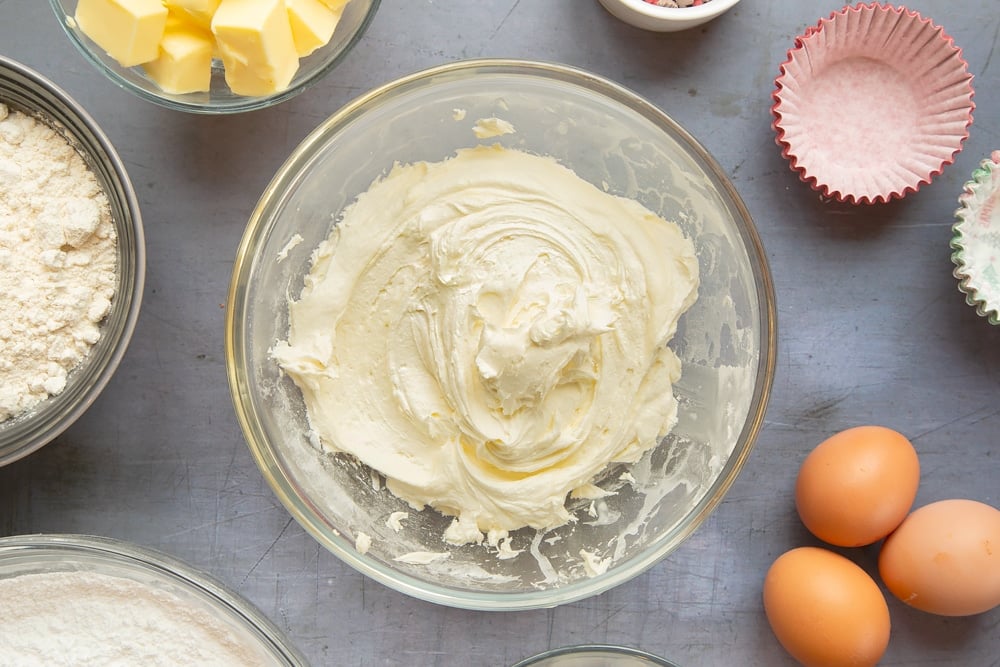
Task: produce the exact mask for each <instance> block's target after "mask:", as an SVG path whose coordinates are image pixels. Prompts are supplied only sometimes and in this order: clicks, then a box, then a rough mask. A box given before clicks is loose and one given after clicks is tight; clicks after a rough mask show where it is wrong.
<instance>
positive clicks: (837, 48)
mask: <svg viewBox="0 0 1000 667" xmlns="http://www.w3.org/2000/svg"><path fill="white" fill-rule="evenodd" d="M972 96H973V90H972V75H971V74H970V73H969V70H968V63H966V62H965V60H964V59H963V58H962V50H961V49H960V48H958V47H957V46H956V45H955V42H954V40H952V38H951V37H949V36H948V35H947V34H945V32H944V30H943V29H942V28H941V27H940V26H937V25H935V24H934V23H932V22H931V21H930V19H925V18H923V17H921V16H920V14H918V13H917V12H915V11H912V10H908V9H906V8H904V7H894V6H892V5H886V4H879V3H875V2H873V3H870V4H859V5H857V6H854V7H845V8H843V9H841V10H840V11H837V12H834V13H832V14H831V15H830V17H829V18H827V19H821V20H820V21H819V23H818V24H817V25H816V26H814V27H810V28H809V29H807V30H806V31H805V32H804V33H803V34H802V35H801V36H799V37H797V38H796V40H795V45H794V47H793V48H792V49H790V50H789V51H788V59H787V60H786V61H785V62H784V63H782V65H781V74H780V75H779V76H778V78H777V79H775V91H774V92H773V93H772V97H773V99H774V104H773V106H772V107H771V113H772V114H773V115H774V121H773V123H772V124H771V126H772V128H773V129H774V131H775V133H776V138H775V140H776V141H777V143H778V145H779V146H780V147H781V152H782V155H783V156H784V157H785V158H786V159H788V161H789V165H790V167H791V168H792V170H794V171H796V172H798V174H799V178H800V179H801V180H802V181H803V182H805V183H808V184H809V185H810V186H811V187H812V188H813V189H814V190H817V191H819V192H820V193H822V194H823V195H824V196H826V197H829V198H832V199H835V200H837V201H844V202H849V203H852V204H859V203H860V204H873V203H881V202H887V201H889V200H890V199H894V198H902V197H903V196H904V195H905V194H906V193H908V192H916V191H917V190H918V189H919V188H920V186H921V185H923V184H927V183H930V182H931V180H932V179H933V178H934V177H935V176H937V175H938V174H940V173H941V171H942V170H943V169H944V168H945V167H946V166H947V165H949V164H951V163H952V162H954V160H955V155H957V154H958V152H959V151H960V150H961V149H962V144H963V142H964V141H965V139H966V138H968V136H969V125H970V124H971V123H972V111H973V109H975V104H974V103H973V102H972Z"/></svg>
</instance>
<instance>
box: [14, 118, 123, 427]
mask: <svg viewBox="0 0 1000 667" xmlns="http://www.w3.org/2000/svg"><path fill="white" fill-rule="evenodd" d="M116 243H117V236H116V234H115V229H114V223H113V221H112V218H111V211H110V208H109V206H108V199H107V196H106V195H105V194H104V192H103V191H102V190H101V187H100V184H99V183H98V181H97V178H96V177H95V176H94V174H93V173H92V172H91V171H90V169H89V168H88V167H87V165H86V163H85V162H84V161H83V158H81V157H80V155H79V154H78V153H77V152H76V151H75V150H74V149H73V147H72V146H71V145H70V144H69V142H68V141H67V140H66V139H65V138H64V137H63V136H62V135H60V134H59V133H57V132H56V131H55V130H53V129H52V128H51V127H49V126H48V125H46V124H45V123H42V122H40V121H38V120H36V119H34V118H32V117H31V116H28V115H25V114H23V113H20V112H18V111H14V110H11V109H8V108H7V106H6V105H3V104H0V422H2V421H5V420H7V419H10V418H11V417H15V416H17V415H18V414H21V413H22V412H25V411H27V410H29V409H30V408H32V407H33V406H35V405H36V404H37V403H39V402H40V401H42V400H43V399H45V398H46V397H48V396H52V395H55V394H58V393H60V392H61V391H62V390H63V389H64V388H65V386H66V378H67V375H68V374H69V372H70V371H72V370H73V369H74V368H75V367H76V366H77V365H79V364H80V362H81V361H82V360H83V358H84V357H85V356H86V355H87V353H88V352H89V351H90V349H91V347H92V346H93V345H94V343H96V342H97V340H98V339H99V338H100V335H101V333H100V328H99V324H100V322H101V320H103V319H104V317H105V316H106V315H107V313H108V312H109V310H110V308H111V299H112V298H113V297H114V292H115V284H116V263H117V260H116V248H115V246H116Z"/></svg>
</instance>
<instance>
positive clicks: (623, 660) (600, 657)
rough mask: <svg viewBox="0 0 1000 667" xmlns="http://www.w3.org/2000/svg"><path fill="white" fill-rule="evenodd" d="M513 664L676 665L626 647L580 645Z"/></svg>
mask: <svg viewBox="0 0 1000 667" xmlns="http://www.w3.org/2000/svg"><path fill="white" fill-rule="evenodd" d="M514 667H677V665H675V664H674V663H672V662H670V661H669V660H664V659H663V658H660V657H657V656H655V655H652V654H651V653H646V652H645V651H640V650H639V649H634V648H629V647H627V646H610V645H604V644H584V645H581V646H566V647H563V648H556V649H552V650H551V651H546V652H544V653H539V654H538V655H536V656H532V657H530V658H527V659H525V660H522V661H521V662H519V663H517V664H516V665H514Z"/></svg>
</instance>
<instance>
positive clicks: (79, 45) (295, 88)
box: [49, 0, 382, 115]
mask: <svg viewBox="0 0 1000 667" xmlns="http://www.w3.org/2000/svg"><path fill="white" fill-rule="evenodd" d="M370 2H371V6H369V8H368V12H367V13H366V14H365V16H364V18H362V19H361V23H359V24H358V27H357V28H356V29H355V31H354V34H353V35H351V38H350V39H349V40H347V43H345V44H344V48H343V49H341V50H340V52H338V53H337V54H335V55H334V56H333V57H332V58H330V59H329V60H328V61H327V62H325V63H323V65H322V66H321V67H318V68H316V70H315V71H314V72H312V73H311V74H310V75H309V76H307V77H305V78H303V79H302V80H301V81H298V82H296V83H295V84H294V85H291V86H289V87H288V88H286V89H285V90H282V91H278V92H276V93H273V94H271V95H261V96H247V97H244V98H242V99H240V100H238V101H236V102H234V103H232V104H226V105H219V106H215V105H212V104H199V103H197V102H185V101H182V100H175V99H171V98H168V97H165V96H163V95H160V94H158V93H157V91H155V90H152V89H146V88H143V87H141V86H137V85H136V84H135V83H133V82H131V81H129V80H128V79H126V78H125V77H123V76H121V75H120V74H119V73H118V72H116V71H115V70H113V69H111V68H109V67H108V66H107V65H105V64H104V63H103V62H101V60H100V59H99V58H98V57H97V56H96V55H95V54H94V52H93V50H92V49H91V48H90V47H89V46H87V45H86V44H85V43H83V42H82V41H81V40H80V37H79V36H78V35H77V34H76V32H74V31H73V29H72V28H71V27H70V25H69V24H68V23H67V21H68V20H69V19H71V18H72V16H71V15H69V14H67V13H66V12H65V10H64V9H63V6H62V0H49V5H50V6H51V7H52V11H53V12H54V13H55V15H56V19H57V21H58V23H59V26H60V27H61V28H62V30H63V32H64V33H66V36H67V37H68V38H69V41H70V42H71V43H72V44H73V46H74V47H76V50H77V51H79V52H80V54H81V55H83V57H84V59H85V60H86V61H87V62H89V63H90V64H91V65H93V66H94V67H95V68H97V70H98V71H100V72H101V73H102V74H104V75H105V77H107V78H108V80H110V81H111V82H112V83H114V84H115V85H117V86H118V87H120V88H122V89H124V90H127V91H129V92H130V93H132V94H134V95H136V96H137V97H139V98H141V99H144V100H146V101H147V102H152V103H153V104H156V105H158V106H161V107H164V108H166V109H172V110H174V111H184V112H188V113H195V114H205V115H226V114H236V113H244V112H247V111H257V110H259V109H266V108H269V107H272V106H274V105H276V104H280V103H281V102H284V101H286V100H289V99H291V98H293V97H296V96H297V95H299V94H300V93H303V92H305V91H306V90H308V89H309V88H311V87H313V86H314V85H315V84H317V83H319V81H321V80H322V79H323V78H324V77H325V76H326V75H327V74H328V73H329V72H330V71H331V70H333V69H334V68H335V67H336V66H337V65H339V64H340V63H341V62H342V61H343V60H344V58H346V57H347V55H348V54H349V53H350V52H351V51H353V50H354V47H355V46H357V43H358V42H359V41H360V40H361V38H362V37H363V36H364V34H365V32H367V30H368V27H369V26H370V25H371V22H372V20H373V19H374V18H375V14H376V13H377V12H378V8H379V5H380V4H381V2H382V0H370Z"/></svg>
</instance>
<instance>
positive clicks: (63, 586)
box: [0, 572, 267, 667]
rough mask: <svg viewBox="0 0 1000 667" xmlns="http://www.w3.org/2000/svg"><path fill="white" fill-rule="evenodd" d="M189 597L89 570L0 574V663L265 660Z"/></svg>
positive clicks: (29, 666)
mask: <svg viewBox="0 0 1000 667" xmlns="http://www.w3.org/2000/svg"><path fill="white" fill-rule="evenodd" d="M251 641H252V640H250V639H248V637H240V636H238V635H236V634H234V632H232V631H231V630H230V628H229V627H227V626H226V625H225V624H224V623H223V622H222V621H220V620H219V619H218V618H216V617H215V616H213V615H212V613H211V612H209V611H208V609H207V608H202V607H201V606H200V605H198V604H195V603H194V602H193V601H189V600H185V599H182V598H181V597H179V596H178V595H175V594H173V593H172V592H169V591H166V590H163V589H161V588H158V587H156V586H154V585H147V584H143V583H139V582H137V581H132V580H131V579H126V578H124V577H117V576H109V575H104V574H97V573H94V572H51V573H41V574H24V575H20V576H16V577H12V578H9V579H0V665H4V666H7V665H12V666H13V665H16V666H17V667H34V666H36V665H37V666H42V665H44V666H45V667H62V666H64V665H65V666H69V665H72V666H74V667H89V666H91V665H93V666H95V667H96V666H97V665H100V666H101V667H106V666H118V667H124V666H126V665H129V666H131V665H142V666H144V667H145V666H148V667H160V666H166V665H171V666H174V665H206V666H208V665H211V666H217V667H223V666H230V665H232V666H237V665H238V666H240V667H243V666H245V665H246V666H252V665H264V664H266V662H267V659H266V658H264V657H263V656H262V655H261V651H260V650H259V648H258V647H256V646H254V645H252V644H251V643H250V642H251Z"/></svg>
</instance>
